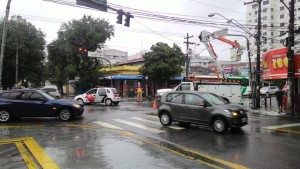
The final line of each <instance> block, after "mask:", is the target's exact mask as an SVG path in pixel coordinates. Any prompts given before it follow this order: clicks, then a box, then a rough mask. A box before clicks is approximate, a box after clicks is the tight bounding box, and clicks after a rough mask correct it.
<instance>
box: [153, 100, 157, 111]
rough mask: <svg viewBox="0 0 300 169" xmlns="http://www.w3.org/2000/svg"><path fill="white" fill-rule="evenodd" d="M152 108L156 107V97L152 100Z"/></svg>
mask: <svg viewBox="0 0 300 169" xmlns="http://www.w3.org/2000/svg"><path fill="white" fill-rule="evenodd" d="M152 107H153V109H157V103H156V99H154V100H153V106H152Z"/></svg>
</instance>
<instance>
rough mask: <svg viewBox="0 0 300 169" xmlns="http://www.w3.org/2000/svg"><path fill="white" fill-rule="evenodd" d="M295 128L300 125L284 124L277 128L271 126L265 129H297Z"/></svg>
mask: <svg viewBox="0 0 300 169" xmlns="http://www.w3.org/2000/svg"><path fill="white" fill-rule="evenodd" d="M295 126H300V123H293V124H284V125H277V126H269V127H264V128H265V129H270V130H273V129H279V128H286V127H295Z"/></svg>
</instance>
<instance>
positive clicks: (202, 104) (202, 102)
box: [198, 101, 206, 107]
mask: <svg viewBox="0 0 300 169" xmlns="http://www.w3.org/2000/svg"><path fill="white" fill-rule="evenodd" d="M205 105H206V104H205V102H204V101H201V102H200V103H199V104H198V106H201V107H205Z"/></svg>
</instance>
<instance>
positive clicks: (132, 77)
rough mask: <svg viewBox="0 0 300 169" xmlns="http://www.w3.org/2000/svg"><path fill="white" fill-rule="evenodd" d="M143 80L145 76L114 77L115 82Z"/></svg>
mask: <svg viewBox="0 0 300 169" xmlns="http://www.w3.org/2000/svg"><path fill="white" fill-rule="evenodd" d="M143 78H144V76H143V75H116V76H113V77H112V79H114V80H141V79H143Z"/></svg>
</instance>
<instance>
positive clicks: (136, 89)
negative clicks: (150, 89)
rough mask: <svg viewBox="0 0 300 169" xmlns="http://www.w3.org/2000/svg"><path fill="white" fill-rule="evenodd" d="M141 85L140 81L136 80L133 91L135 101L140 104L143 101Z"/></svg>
mask: <svg viewBox="0 0 300 169" xmlns="http://www.w3.org/2000/svg"><path fill="white" fill-rule="evenodd" d="M143 90H144V88H143V86H142V85H141V83H140V82H138V85H137V87H136V88H135V92H136V93H137V96H136V101H137V102H138V104H141V103H142V102H143Z"/></svg>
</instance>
